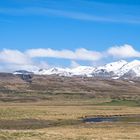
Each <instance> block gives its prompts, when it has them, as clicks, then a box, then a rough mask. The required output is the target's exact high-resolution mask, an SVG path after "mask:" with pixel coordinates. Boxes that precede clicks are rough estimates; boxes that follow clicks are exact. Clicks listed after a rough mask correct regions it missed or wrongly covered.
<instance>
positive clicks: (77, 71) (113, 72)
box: [14, 60, 140, 79]
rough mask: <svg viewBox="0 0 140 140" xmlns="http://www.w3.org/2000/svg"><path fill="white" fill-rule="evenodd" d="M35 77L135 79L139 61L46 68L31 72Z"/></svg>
mask: <svg viewBox="0 0 140 140" xmlns="http://www.w3.org/2000/svg"><path fill="white" fill-rule="evenodd" d="M24 72H25V71H23V73H22V71H16V72H14V74H19V73H20V74H24ZM32 72H33V73H34V74H37V75H59V76H68V77H72V76H85V77H100V78H112V79H118V78H129V77H130V78H135V77H140V61H139V60H134V61H131V62H127V61H125V60H120V61H117V62H112V63H108V64H106V65H104V66H99V67H89V66H78V67H76V68H59V67H54V68H48V69H40V70H36V71H32Z"/></svg>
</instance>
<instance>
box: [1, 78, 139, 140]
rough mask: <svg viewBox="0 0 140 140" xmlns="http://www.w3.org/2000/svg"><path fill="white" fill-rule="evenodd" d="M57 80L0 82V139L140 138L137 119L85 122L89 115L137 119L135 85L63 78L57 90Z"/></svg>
mask: <svg viewBox="0 0 140 140" xmlns="http://www.w3.org/2000/svg"><path fill="white" fill-rule="evenodd" d="M16 78H17V77H16ZM44 79H45V78H44ZM61 80H62V79H57V82H58V84H57V83H56V79H51V81H50V80H49V81H50V82H52V83H55V85H51V84H50V82H49V81H48V82H47V80H44V81H45V82H46V83H44V82H42V78H40V79H38V80H36V81H34V83H32V84H31V85H29V84H28V83H25V82H23V81H21V80H20V79H18V78H17V79H16V80H13V79H12V81H11V82H9V80H8V81H0V87H1V88H0V140H126V139H129V140H139V138H140V119H139V118H137V119H133V120H132V119H127V120H122V121H118V122H100V123H85V122H83V118H85V117H91V116H102V117H104V116H112V115H134V114H136V115H140V98H139V97H140V90H139V85H140V84H139V82H136V84H135V85H131V84H130V83H129V82H127V81H124V82H123V81H117V82H114V83H112V82H111V81H101V80H99V81H98V80H95V81H96V82H95V81H94V80H92V79H91V80H89V79H86V81H85V82H84V80H83V81H81V79H80V80H77V81H76V82H75V83H73V82H71V79H70V81H68V80H67V79H66V81H63V85H61V87H59V86H58V85H59V84H60V81H61ZM74 80H75V79H74ZM16 81H18V82H16ZM40 81H41V82H42V83H41V82H40ZM97 82H98V83H97ZM70 83H71V84H70ZM87 83H88V84H87ZM89 83H90V84H91V85H90V84H89ZM122 83H123V84H124V85H122ZM61 84H62V81H61ZM72 84H73V86H71V85H72ZM74 84H75V85H74ZM83 86H84V87H83ZM72 87H73V88H72ZM123 87H124V88H123Z"/></svg>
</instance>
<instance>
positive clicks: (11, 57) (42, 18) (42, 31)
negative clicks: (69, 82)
mask: <svg viewBox="0 0 140 140" xmlns="http://www.w3.org/2000/svg"><path fill="white" fill-rule="evenodd" d="M139 13H140V1H139V0H135V1H132V0H1V1H0V71H14V70H16V69H27V70H32V69H37V68H49V67H76V66H79V65H88V66H97V65H101V64H105V63H108V62H112V61H118V60H121V59H125V60H127V61H131V60H133V59H139V58H140V16H139Z"/></svg>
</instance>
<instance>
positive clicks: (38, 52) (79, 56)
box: [26, 48, 102, 61]
mask: <svg viewBox="0 0 140 140" xmlns="http://www.w3.org/2000/svg"><path fill="white" fill-rule="evenodd" d="M26 54H27V55H28V56H29V57H31V58H33V57H52V58H63V59H70V60H87V61H95V60H99V59H101V58H102V54H101V53H100V52H96V51H91V50H87V49H84V48H80V49H76V50H75V51H71V50H53V49H50V48H48V49H30V50H28V51H27V52H26Z"/></svg>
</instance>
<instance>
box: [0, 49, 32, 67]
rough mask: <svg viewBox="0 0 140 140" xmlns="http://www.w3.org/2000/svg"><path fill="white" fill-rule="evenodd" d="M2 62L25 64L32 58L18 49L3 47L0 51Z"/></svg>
mask: <svg viewBox="0 0 140 140" xmlns="http://www.w3.org/2000/svg"><path fill="white" fill-rule="evenodd" d="M0 62H1V63H9V64H17V65H19V64H20V65H23V64H29V63H31V60H30V58H29V57H28V56H26V55H25V54H24V53H22V52H20V51H18V50H10V49H3V50H2V51H0Z"/></svg>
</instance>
